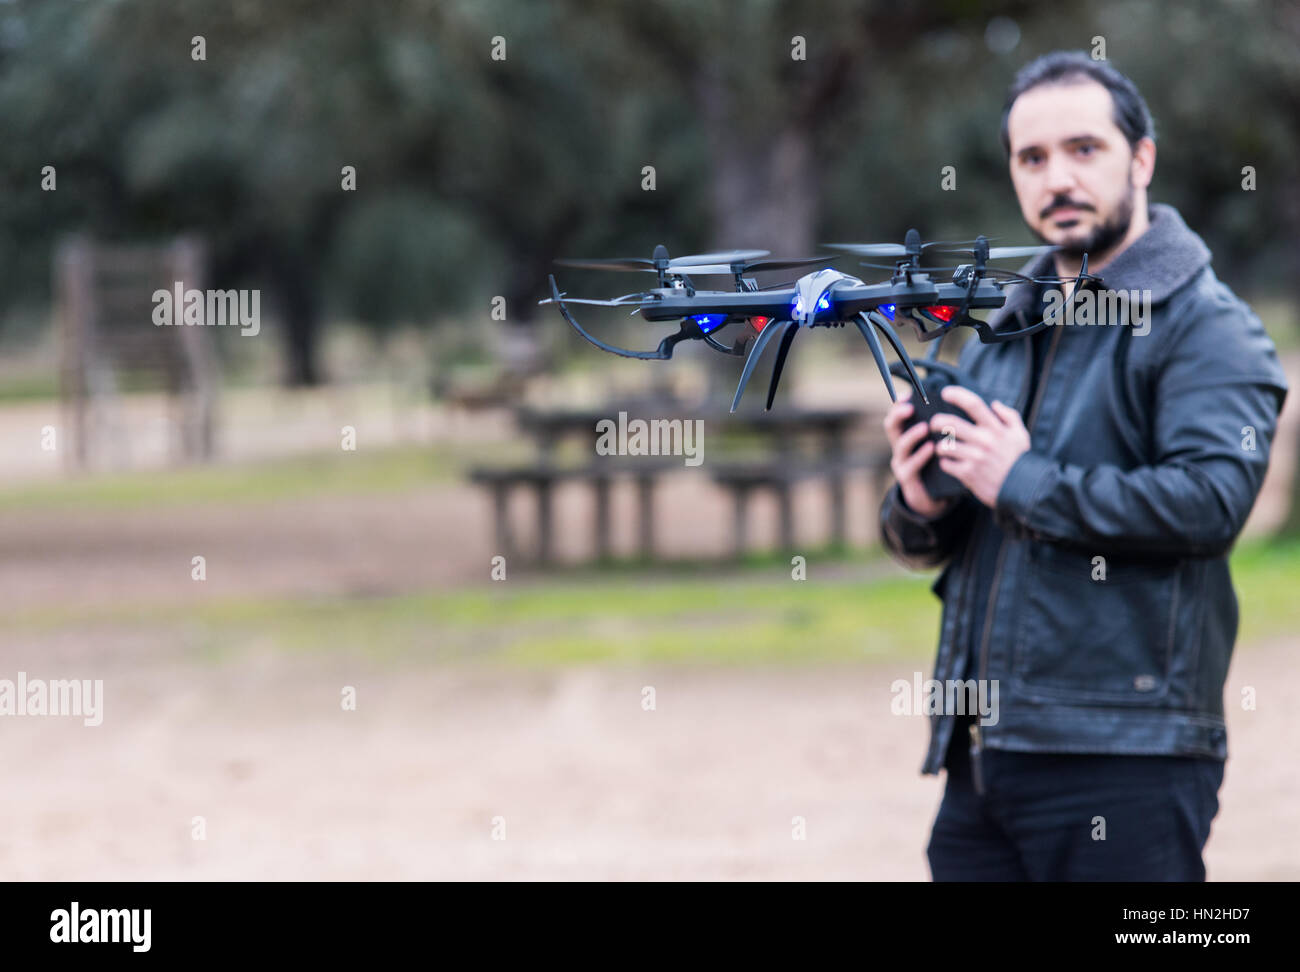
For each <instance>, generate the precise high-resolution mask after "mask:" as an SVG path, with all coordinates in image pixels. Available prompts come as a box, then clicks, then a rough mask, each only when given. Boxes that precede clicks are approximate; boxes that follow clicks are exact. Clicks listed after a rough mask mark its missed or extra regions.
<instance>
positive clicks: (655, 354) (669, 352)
mask: <svg viewBox="0 0 1300 972" xmlns="http://www.w3.org/2000/svg"><path fill="white" fill-rule="evenodd" d="M549 279H550V282H551V298H550V299H551V302H552V303H554V304H555V305H556V306H558V307H559V308H560V313H561V314H563V315H564V319H565V320H566V321H568V322H569V326H570V327H572V328H573V329H574V330H575V331H577V332H578V333H579V334H581V335H582V337H583V338H584V339H585V340H586V341H587V342H588V343H589V344H594V345H595V346H596V347H598V348H600V350H602V351H608V352H609V353H610V354H617V355H618V356H620V357H623V358H640V359H642V360H661V361H666V360H667V359H668V358H671V357H672V356H673V347H674V346H675V345H676V344H677V343H678V342H679V341H682V340H684V339H685V338H687V337H690V336H691V335H690V333H689V332H688V331H687V330H686V328H685V327H683V328H682V329H681V330H680V331H678V332H677V333H676V334H669V335H668V336H667V337H665V338H664V339H663V340H662V341H660V342H659V347H658V348H656V349H655V350H653V351H630V350H628V349H627V348H619V347H615V346H614V345H612V344H606V343H605V342H604V341H602V340H600V339H599V338H597V337H593V336H592V335H591V334H588V333H587V332H586V331H585V330H583V328H582V325H581V324H579V323H578V322H577V320H576V319H575V318H574V316H573V314H571V313H570V312H569V308H568V307H567V306H565V298H564V295H563V294H561V293H560V288H559V287H557V286H556V284H555V275H554V274H552V275H551V276H550V278H549ZM543 303H544V301H543Z"/></svg>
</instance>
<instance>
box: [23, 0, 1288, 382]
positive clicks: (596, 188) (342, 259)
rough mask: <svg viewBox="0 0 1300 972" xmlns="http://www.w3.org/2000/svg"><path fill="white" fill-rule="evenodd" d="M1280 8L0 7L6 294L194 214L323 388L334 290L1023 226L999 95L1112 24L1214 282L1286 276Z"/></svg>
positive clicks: (953, 0)
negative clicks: (951, 173) (594, 261)
mask: <svg viewBox="0 0 1300 972" xmlns="http://www.w3.org/2000/svg"><path fill="white" fill-rule="evenodd" d="M1295 25H1296V5H1295V4H1294V3H1286V4H1264V3H1260V2H1251V0H1237V2H1223V0H1192V2H1175V0H1153V2H1151V3H1146V4H1132V3H1121V2H1105V0H1103V2H1101V3H1098V4H1084V3H1083V2H1082V0H1074V2H1066V3H1064V4H1057V5H1054V6H1053V7H1052V8H1050V9H1048V8H1042V7H1041V6H1039V5H1033V4H1030V3H1028V2H1024V0H1021V2H1014V0H992V2H986V3H975V2H968V0H944V2H940V3H935V4H925V5H922V4H918V3H906V2H902V3H900V2H886V0H867V2H863V0H828V2H827V3H824V4H822V5H821V6H820V8H818V9H813V8H810V7H808V6H807V5H804V4H799V3H794V2H788V0H787V2H779V0H754V2H751V3H747V4H744V5H730V4H705V5H700V4H694V3H689V2H687V0H644V2H639V3H628V4H607V3H601V2H598V0H558V2H556V3H551V4H531V3H523V2H519V0H389V2H387V3H384V4H378V5H363V4H354V3H329V2H326V0H279V2H277V3H275V4H268V5H263V4H259V3H256V2H253V0H229V2H227V3H223V4H213V3H211V2H210V0H168V2H163V0H117V2H114V3H87V2H84V0H12V2H9V3H4V4H0V131H3V132H4V133H5V151H4V153H3V154H2V155H0V186H2V187H3V188H4V190H5V199H6V203H7V205H6V207H5V209H4V210H3V212H0V307H3V306H11V305H13V304H14V303H17V302H22V301H31V300H43V299H45V297H46V296H47V289H48V277H49V273H48V267H49V253H50V246H51V243H52V242H53V240H54V238H55V237H56V236H57V235H58V234H60V233H62V232H63V231H65V230H67V229H72V228H88V229H90V230H91V231H93V232H95V233H96V234H98V235H101V236H104V237H109V238H133V237H142V238H144V237H158V236H161V235H166V234H170V233H173V232H176V231H178V230H191V229H198V230H200V231H202V232H204V233H205V234H206V235H207V237H208V239H209V241H210V243H211V244H212V251H213V255H214V267H213V271H214V274H213V276H214V280H215V281H216V282H218V283H220V284H221V285H222V286H236V285H246V284H247V283H248V282H254V283H256V284H257V285H262V284H264V285H265V287H266V289H267V291H268V293H267V298H268V299H267V303H269V304H270V303H273V304H274V305H276V306H278V309H279V312H280V313H279V317H280V318H281V320H282V322H283V334H284V337H285V339H286V349H287V355H286V368H285V372H286V377H287V378H288V379H289V380H291V381H294V382H312V381H315V380H317V379H318V378H319V377H320V376H319V373H318V366H317V363H316V343H317V334H318V331H319V325H320V322H321V320H322V318H323V317H324V315H326V314H328V313H331V312H333V313H345V314H348V315H351V316H353V317H356V318H357V319H360V320H362V321H364V322H367V323H369V324H372V325H374V326H375V327H376V328H377V329H383V328H385V327H388V326H391V325H393V324H395V323H398V322H401V321H410V320H433V319H437V318H439V317H445V316H450V315H457V314H466V315H471V319H474V318H475V317H479V318H480V319H481V316H482V315H486V313H487V311H488V308H489V306H490V305H489V301H490V299H491V298H492V297H493V296H498V295H499V296H503V297H505V298H506V306H507V313H508V317H509V319H510V320H511V321H513V322H516V323H527V322H528V321H529V320H530V319H531V318H532V317H533V315H534V314H535V312H536V306H535V303H534V302H535V300H536V298H537V297H539V296H541V295H542V292H543V289H544V286H545V279H546V274H547V272H548V271H549V269H550V261H551V260H552V258H553V257H555V256H557V255H564V254H568V255H585V254H591V255H596V254H599V253H602V252H603V253H615V254H636V253H644V254H648V253H649V250H650V248H651V247H652V246H653V245H654V243H656V242H660V241H662V242H665V243H668V244H669V246H670V248H671V249H672V250H673V251H674V252H678V253H680V252H684V251H687V250H690V249H698V248H708V247H713V246H726V247H731V246H762V247H763V248H767V249H772V250H775V251H778V252H784V253H791V254H793V253H798V252H802V251H806V250H808V249H809V248H810V247H812V246H813V245H814V244H815V243H816V242H818V241H819V240H822V239H829V238H847V239H862V238H868V239H870V238H876V239H880V238H897V237H900V236H901V234H902V232H903V231H904V230H905V229H906V228H907V227H908V226H911V225H915V226H918V227H919V228H921V229H922V232H923V233H925V234H926V235H927V236H931V237H946V238H952V237H954V236H957V237H967V236H970V235H971V234H972V233H973V232H977V231H985V232H992V233H1002V234H1005V235H1009V236H1015V237H1021V238H1023V235H1024V234H1023V230H1022V227H1021V225H1020V220H1019V212H1018V208H1017V207H1016V205H1015V200H1014V196H1013V195H1012V193H1011V189H1010V185H1009V181H1008V179H1007V174H1006V164H1005V160H1004V159H1003V158H1002V153H1001V148H1000V146H999V144H998V141H997V120H998V113H999V110H1000V108H1001V101H1002V97H1003V93H1004V91H1005V88H1006V85H1007V83H1008V82H1009V81H1010V79H1011V76H1012V74H1013V73H1014V71H1015V69H1016V68H1017V67H1019V66H1020V65H1021V64H1023V63H1024V62H1025V61H1027V60H1029V59H1030V58H1031V57H1033V56H1035V55H1037V54H1039V53H1042V52H1044V51H1046V50H1051V49H1053V48H1058V47H1073V48H1083V49H1088V48H1089V47H1090V45H1091V44H1092V38H1093V37H1095V36H1102V37H1104V38H1106V40H1107V44H1108V50H1107V54H1108V56H1110V57H1111V58H1113V59H1115V60H1116V62H1117V63H1118V64H1119V66H1120V67H1121V69H1122V70H1125V71H1126V72H1128V73H1130V74H1132V75H1133V76H1134V78H1135V80H1137V81H1138V83H1139V84H1140V86H1141V87H1142V89H1143V91H1144V93H1145V94H1146V96H1147V98H1148V100H1149V101H1150V103H1151V105H1152V109H1153V111H1154V113H1155V115H1156V119H1157V124H1158V125H1159V126H1160V136H1161V140H1160V153H1161V154H1160V159H1159V166H1158V171H1157V184H1156V188H1157V196H1158V197H1159V198H1166V199H1168V200H1169V201H1171V202H1174V203H1175V204H1177V205H1180V206H1181V207H1183V208H1184V210H1185V212H1187V214H1188V217H1189V220H1191V221H1192V222H1193V224H1194V225H1195V226H1196V228H1197V229H1198V231H1200V232H1201V233H1202V234H1203V235H1205V236H1206V238H1207V239H1208V240H1210V242H1211V244H1212V245H1213V246H1215V248H1216V256H1217V259H1218V261H1219V262H1218V263H1217V264H1216V265H1218V266H1219V267H1220V268H1221V270H1223V271H1224V276H1225V279H1229V281H1230V282H1232V283H1234V285H1235V284H1237V283H1238V282H1242V283H1248V284H1249V285H1250V286H1252V287H1259V288H1267V287H1272V288H1280V287H1283V286H1287V287H1292V288H1294V287H1295V284H1294V281H1296V280H1300V255H1297V254H1298V251H1297V248H1296V247H1295V246H1294V240H1295V238H1296V236H1297V235H1300V195H1298V194H1300V182H1298V181H1297V179H1296V178H1295V174H1294V162H1293V160H1294V158H1295V157H1296V149H1297V148H1298V147H1300V146H1298V145H1297V125H1296V121H1295V119H1296V117H1297V115H1296V108H1297V101H1296V99H1297V95H1296V92H1297V91H1300V83H1298V82H1300V78H1298V77H1297V71H1300V57H1297V56H1296V51H1297V35H1296V26H1295ZM196 35H201V36H202V37H203V38H204V42H205V46H206V51H205V54H206V59H205V60H201V61H198V60H194V59H193V57H192V38H194V37H195V36H196ZM801 46H802V50H800V47H801ZM1188 52H1196V53H1195V58H1196V69H1195V70H1189V69H1188V67H1187V64H1188V57H1189V54H1188ZM800 53H802V54H803V56H804V59H799V58H798V56H797V55H798V54H800ZM1207 135H1208V136H1209V137H1207ZM1247 164H1250V165H1254V166H1256V169H1257V172H1258V189H1257V190H1256V191H1255V192H1243V191H1241V189H1240V179H1241V175H1240V171H1241V168H1242V166H1243V165H1247ZM46 165H53V166H56V167H57V171H58V186H59V189H58V191H57V192H52V193H51V192H43V191H41V189H40V179H41V168H42V166H46ZM647 165H653V166H654V167H655V173H656V185H655V189H654V191H646V190H644V189H643V188H642V170H643V167H644V166H647ZM946 165H952V166H954V168H955V171H956V173H957V188H956V190H955V191H947V190H945V189H943V188H942V187H941V184H940V174H941V169H942V167H943V166H946ZM344 166H354V167H355V171H356V189H355V191H347V190H345V189H344V188H343V187H342V179H343V175H342V169H343V167H344ZM845 269H851V268H850V267H848V266H846V267H845ZM1238 278H1239V279H1238ZM546 319H547V320H548V321H550V320H552V319H551V318H550V317H549V316H548V317H547V318H546Z"/></svg>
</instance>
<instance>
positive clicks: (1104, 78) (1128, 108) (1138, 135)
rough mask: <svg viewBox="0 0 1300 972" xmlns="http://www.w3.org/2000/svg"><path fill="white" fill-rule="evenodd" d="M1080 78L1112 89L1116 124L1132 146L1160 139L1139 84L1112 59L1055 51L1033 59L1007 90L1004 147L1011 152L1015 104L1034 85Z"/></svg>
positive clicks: (1065, 81)
mask: <svg viewBox="0 0 1300 972" xmlns="http://www.w3.org/2000/svg"><path fill="white" fill-rule="evenodd" d="M1078 81H1096V82H1097V83H1098V84H1100V85H1102V86H1103V87H1104V88H1105V89H1106V90H1107V91H1109V92H1110V99H1111V101H1112V102H1113V103H1114V106H1115V109H1114V119H1115V125H1116V127H1118V128H1119V130H1120V131H1121V132H1123V133H1124V137H1125V138H1127V139H1128V144H1129V148H1135V147H1136V146H1137V143H1138V141H1139V140H1140V139H1143V138H1149V139H1151V140H1152V141H1153V142H1154V141H1155V138H1156V129H1155V123H1154V122H1153V121H1152V120H1151V112H1150V111H1149V110H1148V109H1147V103H1146V101H1145V100H1144V99H1143V98H1142V95H1141V94H1139V93H1138V89H1137V85H1135V84H1134V83H1133V82H1132V81H1130V80H1129V79H1128V78H1126V77H1125V76H1124V75H1122V74H1120V73H1119V72H1118V71H1116V70H1115V69H1114V68H1113V67H1111V66H1110V62H1109V61H1094V60H1093V59H1092V58H1091V57H1090V56H1088V55H1087V54H1085V53H1084V52H1083V51H1052V53H1050V54H1044V55H1043V56H1042V57H1040V58H1037V59H1035V60H1033V61H1030V62H1029V63H1028V64H1026V65H1025V66H1024V67H1022V68H1021V69H1020V70H1019V72H1017V74H1016V77H1015V80H1014V81H1012V82H1011V87H1010V88H1008V89H1007V101H1006V104H1005V105H1003V107H1002V149H1003V151H1005V152H1006V153H1007V155H1008V156H1010V155H1011V135H1010V133H1009V132H1008V131H1007V119H1008V118H1009V117H1010V116H1011V106H1012V105H1013V104H1015V101H1016V99H1017V98H1019V97H1020V96H1021V95H1022V94H1024V93H1025V92H1026V91H1028V90H1029V89H1030V88H1037V87H1039V86H1040V85H1044V84H1071V83H1075V82H1078Z"/></svg>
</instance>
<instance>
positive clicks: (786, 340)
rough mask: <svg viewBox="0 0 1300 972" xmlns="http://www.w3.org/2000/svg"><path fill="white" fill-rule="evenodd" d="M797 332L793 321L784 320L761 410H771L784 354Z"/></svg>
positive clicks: (783, 365)
mask: <svg viewBox="0 0 1300 972" xmlns="http://www.w3.org/2000/svg"><path fill="white" fill-rule="evenodd" d="M798 333H799V325H798V324H796V323H795V322H794V321H786V322H785V325H784V330H782V332H781V343H780V345H778V346H777V349H776V363H775V364H774V365H772V383H771V384H770V385H768V386H767V404H766V405H765V406H763V411H765V412H770V411H771V410H772V401H773V399H775V398H776V386H777V383H778V382H780V380H781V370H782V369H783V368H784V367H785V358H786V355H788V354H789V353H790V345H791V344H793V343H794V336H795V335H796V334H798Z"/></svg>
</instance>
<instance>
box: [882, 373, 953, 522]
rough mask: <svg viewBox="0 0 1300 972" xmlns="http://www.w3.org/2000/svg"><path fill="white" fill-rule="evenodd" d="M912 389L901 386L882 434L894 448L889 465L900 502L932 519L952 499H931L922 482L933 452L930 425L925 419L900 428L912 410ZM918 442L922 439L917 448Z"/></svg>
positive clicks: (946, 506)
mask: <svg viewBox="0 0 1300 972" xmlns="http://www.w3.org/2000/svg"><path fill="white" fill-rule="evenodd" d="M911 391H912V390H911V389H910V388H904V389H903V390H902V392H903V394H902V396H901V397H900V398H899V400H898V401H896V402H894V404H893V405H891V406H890V408H889V411H888V412H886V413H885V421H884V426H885V435H887V436H888V437H889V448H890V449H891V450H892V451H893V455H892V456H891V457H890V459H889V468H890V469H892V470H893V472H894V478H895V479H897V480H898V487H899V489H900V490H901V491H902V493H903V502H905V503H906V504H907V505H908V507H909V508H910V509H911V510H912V511H913V512H915V513H917V514H919V515H921V516H923V517H925V518H926V519H929V520H933V519H934V518H935V517H936V516H938V515H939V514H940V513H943V512H944V511H945V510H947V509H948V507H949V506H950V505H952V500H950V499H948V500H936V499H932V498H931V497H930V494H929V493H927V492H926V491H925V484H924V483H922V482H921V469H922V468H923V467H924V466H925V464H926V463H927V462H929V461H930V457H931V456H932V455H934V443H933V442H931V441H930V439H929V434H930V427H929V426H928V425H926V424H925V423H924V422H917V423H916V424H915V425H913V426H912V427H911V428H910V429H908V430H907V431H906V432H904V431H903V424H904V423H905V422H906V421H907V420H908V418H909V417H911V414H912V411H913V409H912V403H911V402H910V401H908V398H909V397H910V394H911ZM918 442H919V443H921V447H920V448H919V449H918V448H917V443H918ZM914 449H915V450H916V451H915V452H914V451H913V450H914Z"/></svg>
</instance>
